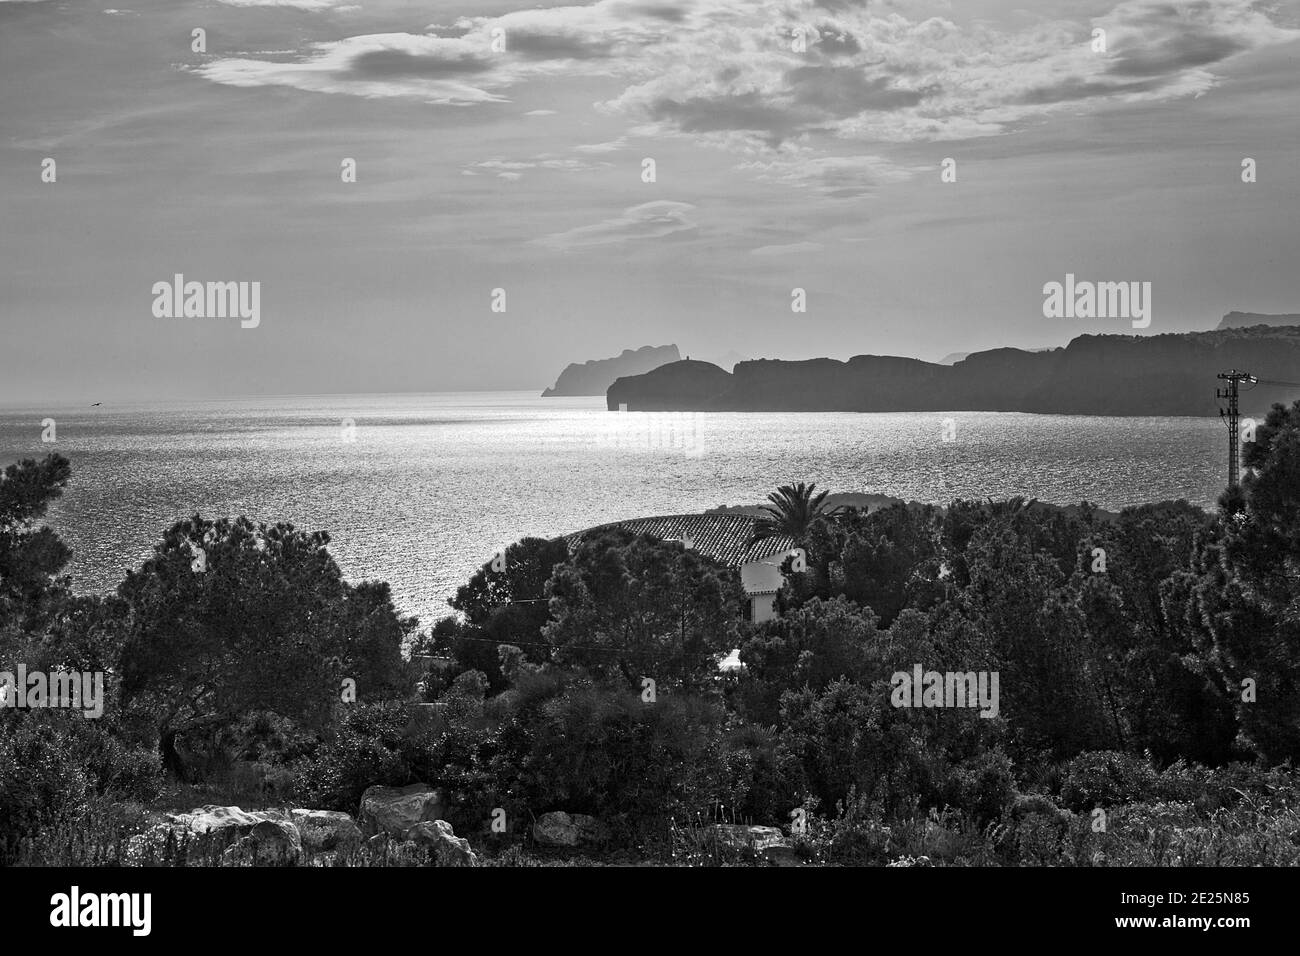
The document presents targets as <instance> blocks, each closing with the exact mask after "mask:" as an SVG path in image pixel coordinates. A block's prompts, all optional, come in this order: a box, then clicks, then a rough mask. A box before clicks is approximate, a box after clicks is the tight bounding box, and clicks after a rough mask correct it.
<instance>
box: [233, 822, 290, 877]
mask: <svg viewBox="0 0 1300 956" xmlns="http://www.w3.org/2000/svg"><path fill="white" fill-rule="evenodd" d="M302 860H303V852H302V839H301V837H300V836H299V834H298V828H297V827H296V826H294V825H293V824H292V823H290V822H289V821H287V820H262V821H260V822H259V823H256V824H254V825H253V828H252V829H251V830H250V831H249V832H248V835H247V836H245V837H241V838H240V839H239V840H237V841H236V842H235V843H234V844H233V845H231V846H230V847H229V848H228V849H227V850H226V852H225V853H224V854H222V862H223V863H224V864H226V865H227V866H297V865H298V864H299V863H301V862H302Z"/></svg>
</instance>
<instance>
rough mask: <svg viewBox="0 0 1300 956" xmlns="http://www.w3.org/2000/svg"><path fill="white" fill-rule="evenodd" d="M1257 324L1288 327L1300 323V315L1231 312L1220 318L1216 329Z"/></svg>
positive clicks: (1246, 326)
mask: <svg viewBox="0 0 1300 956" xmlns="http://www.w3.org/2000/svg"><path fill="white" fill-rule="evenodd" d="M1255 325H1268V326H1273V327H1286V326H1293V325H1300V315H1295V314H1289V315H1266V314H1265V313H1263V312H1229V313H1228V314H1227V315H1225V316H1224V317H1223V318H1221V319H1220V320H1219V324H1218V325H1217V326H1215V330H1216V331H1217V330H1219V329H1248V328H1251V327H1252V326H1255Z"/></svg>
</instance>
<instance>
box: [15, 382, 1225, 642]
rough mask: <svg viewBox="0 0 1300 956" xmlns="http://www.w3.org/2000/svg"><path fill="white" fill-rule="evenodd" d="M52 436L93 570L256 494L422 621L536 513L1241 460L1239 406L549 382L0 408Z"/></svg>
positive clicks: (23, 428) (1196, 487)
mask: <svg viewBox="0 0 1300 956" xmlns="http://www.w3.org/2000/svg"><path fill="white" fill-rule="evenodd" d="M46 418H52V419H53V420H54V422H55V428H56V432H55V437H56V438H57V440H56V441H55V442H54V443H44V442H42V440H41V436H42V431H43V428H42V424H41V422H42V420H43V419H46ZM948 418H950V419H951V420H952V426H953V437H954V440H953V441H950V442H945V441H943V440H942V438H943V432H944V419H948ZM349 422H350V424H349ZM52 450H57V451H58V452H60V453H61V454H63V455H64V456H65V457H67V458H68V459H69V460H71V462H72V466H73V477H72V482H71V484H70V486H69V488H68V491H67V493H66V494H65V496H64V497H63V498H62V499H61V500H60V502H59V503H58V504H57V506H56V507H55V508H54V509H52V511H51V514H50V519H49V523H50V524H51V525H52V526H53V527H54V528H55V529H56V530H57V531H58V532H59V533H60V534H61V535H62V536H63V538H64V539H65V540H66V541H67V542H68V544H69V545H70V546H71V547H72V549H73V551H74V557H73V560H72V564H71V568H70V571H71V574H72V577H73V582H74V584H75V585H76V586H77V587H78V588H79V589H81V590H87V591H88V590H110V589H111V588H113V587H114V586H115V585H116V584H117V582H118V581H119V580H120V579H121V577H122V575H123V573H124V572H125V571H126V569H128V568H131V567H135V566H137V565H138V564H139V563H140V562H141V561H143V560H144V559H145V557H146V556H147V555H148V554H149V553H150V551H151V550H152V547H153V545H154V544H155V542H157V541H158V540H159V538H160V536H161V534H162V532H163V530H164V529H165V528H167V527H169V526H170V525H171V524H172V523H174V522H175V521H177V520H179V519H182V518H184V517H187V516H189V515H191V514H193V513H195V512H198V513H200V514H202V515H204V516H205V517H215V516H224V515H236V514H245V515H248V516H249V517H250V518H254V519H257V520H263V521H290V522H292V523H293V524H294V525H296V526H298V527H299V528H303V529H307V530H317V529H324V530H327V531H329V532H330V535H331V537H332V539H333V541H332V544H331V546H330V550H331V553H333V555H334V556H335V558H336V560H337V561H338V562H339V564H340V566H341V567H342V568H343V570H344V572H345V573H346V574H347V576H348V577H349V579H351V580H361V579H364V578H379V579H382V580H386V581H388V582H389V583H390V584H391V585H392V586H393V590H394V594H395V597H396V599H397V602H398V603H399V605H400V607H401V608H402V610H404V611H405V612H407V613H412V614H418V615H419V617H420V619H421V621H422V622H424V623H428V622H429V621H431V620H434V619H436V618H438V617H441V616H443V615H444V614H445V613H449V611H448V609H447V608H446V605H445V600H446V598H447V597H449V596H450V595H451V594H453V593H454V592H455V589H456V587H457V586H458V585H460V584H461V583H463V582H464V581H465V580H466V579H467V578H468V577H469V575H470V574H471V573H472V572H473V570H474V569H475V568H476V567H477V566H478V565H480V564H481V563H483V562H484V561H486V560H488V559H489V557H490V556H491V554H492V552H493V551H494V550H495V549H496V548H497V547H499V546H501V545H502V544H504V543H508V542H511V541H514V540H516V539H518V538H520V537H523V536H524V535H544V536H550V535H556V534H561V533H565V532H570V531H576V530H579V529H582V528H586V527H590V526H592V525H597V524H601V523H603V522H606V521H613V520H617V519H620V518H630V517H636V516H641V515H656V514H673V513H678V512H690V511H701V510H704V509H707V508H711V507H714V506H716V505H721V504H731V505H734V504H753V503H756V502H758V501H760V500H761V499H762V498H763V496H764V495H765V494H766V493H767V492H768V491H770V490H771V489H773V488H774V487H775V486H776V485H778V484H782V483H785V482H789V481H797V480H807V481H815V482H817V484H818V485H819V486H821V487H825V488H829V489H831V490H832V491H855V492H874V493H879V494H889V495H896V496H898V497H901V498H905V499H909V500H911V499H914V500H918V501H927V502H936V503H946V502H947V501H950V500H951V499H953V498H955V497H984V496H990V497H993V498H1002V497H1007V496H1011V495H1026V496H1032V497H1037V498H1039V499H1041V500H1043V501H1051V502H1057V503H1063V504H1064V503H1076V502H1078V501H1080V500H1081V499H1087V500H1089V501H1092V502H1094V503H1096V504H1099V505H1101V506H1102V507H1105V508H1110V509H1118V508H1120V507H1122V506H1124V505H1129V504H1137V503H1141V502H1146V501H1158V500H1162V499H1166V498H1180V497H1181V498H1187V499H1189V500H1190V501H1193V502H1195V503H1198V504H1201V505H1204V506H1210V505H1212V504H1213V502H1214V499H1215V498H1216V497H1217V495H1218V493H1219V491H1220V489H1221V486H1222V483H1223V476H1224V474H1225V472H1226V461H1227V449H1226V439H1225V433H1224V428H1223V425H1222V424H1220V422H1219V421H1218V420H1217V419H1201V418H1095V417H1070V416H1057V415H1022V414H1007V413H992V412H954V413H944V414H936V413H924V414H901V413H900V414H838V413H816V414H784V413H782V414H766V413H764V414H742V413H720V414H698V415H696V414H673V413H659V414H653V413H617V412H607V411H605V408H604V400H603V399H602V398H567V399H541V398H538V397H536V393H533V392H528V393H525V392H476V393H459V394H435V395H374V396H354V395H349V396H325V397H305V398H304V397H295V398H285V399H254V400H248V401H228V402H219V403H217V402H213V403H195V404H190V405H172V406H162V405H135V406H117V407H108V406H105V407H101V408H76V409H71V408H62V409H60V408H52V407H44V408H39V409H8V410H3V409H0V465H7V464H9V463H11V462H13V461H16V460H18V459H20V458H27V457H38V456H41V455H43V454H45V453H47V452H49V451H52Z"/></svg>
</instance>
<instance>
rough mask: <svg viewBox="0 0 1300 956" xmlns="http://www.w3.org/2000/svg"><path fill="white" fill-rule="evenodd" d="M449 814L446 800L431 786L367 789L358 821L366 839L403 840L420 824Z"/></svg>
mask: <svg viewBox="0 0 1300 956" xmlns="http://www.w3.org/2000/svg"><path fill="white" fill-rule="evenodd" d="M446 815H447V799H446V796H445V795H444V794H443V792H442V791H441V790H434V789H433V788H432V787H430V786H429V785H428V784H424V783H413V784H411V785H409V786H406V787H382V786H373V787H368V788H367V789H366V792H365V793H363V794H362V795H361V812H360V813H358V814H357V822H358V823H359V824H360V825H361V832H362V834H364V835H365V836H368V837H369V836H374V835H375V834H378V833H386V834H388V835H389V836H392V837H398V838H401V837H402V836H403V835H404V834H405V833H406V832H407V831H409V830H410V829H411V828H412V827H414V826H416V825H417V824H420V823H431V822H433V821H434V820H439V819H442V818H443V817H445V816H446Z"/></svg>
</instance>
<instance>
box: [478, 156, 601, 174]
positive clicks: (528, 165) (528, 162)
mask: <svg viewBox="0 0 1300 956" xmlns="http://www.w3.org/2000/svg"><path fill="white" fill-rule="evenodd" d="M610 165H612V164H611V163H589V162H584V161H583V160H580V159H563V158H560V157H555V156H548V155H546V154H542V155H540V156H537V157H534V158H533V159H510V160H507V159H485V160H482V161H481V162H476V163H469V164H468V165H466V166H464V167H463V168H462V172H468V173H469V175H471V176H476V175H478V173H479V172H480V171H482V172H487V173H495V174H496V176H497V177H498V178H499V179H508V180H518V179H521V178H523V174H524V172H525V171H527V170H534V169H545V170H552V171H557V172H565V173H591V172H596V171H597V170H599V169H603V168H605V167H608V166H610Z"/></svg>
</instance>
